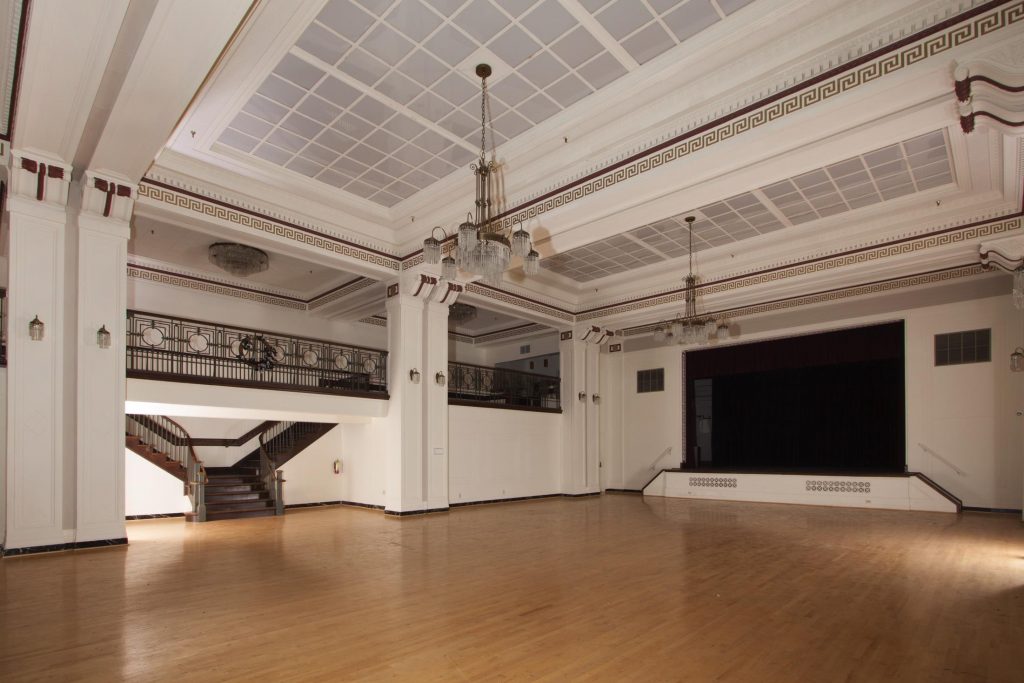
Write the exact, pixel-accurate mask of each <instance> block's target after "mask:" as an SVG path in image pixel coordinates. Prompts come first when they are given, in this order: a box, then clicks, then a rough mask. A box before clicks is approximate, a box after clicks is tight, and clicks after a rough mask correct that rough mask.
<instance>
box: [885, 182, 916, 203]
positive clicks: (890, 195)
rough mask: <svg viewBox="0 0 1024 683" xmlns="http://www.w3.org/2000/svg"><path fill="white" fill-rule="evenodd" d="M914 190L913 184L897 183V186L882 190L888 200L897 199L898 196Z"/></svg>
mask: <svg viewBox="0 0 1024 683" xmlns="http://www.w3.org/2000/svg"><path fill="white" fill-rule="evenodd" d="M913 192H914V186H913V185H910V184H907V185H897V186H896V187H892V188H889V189H887V190H882V197H883V198H885V199H886V200H889V199H896V198H897V197H903V196H906V195H908V194H911V193H913Z"/></svg>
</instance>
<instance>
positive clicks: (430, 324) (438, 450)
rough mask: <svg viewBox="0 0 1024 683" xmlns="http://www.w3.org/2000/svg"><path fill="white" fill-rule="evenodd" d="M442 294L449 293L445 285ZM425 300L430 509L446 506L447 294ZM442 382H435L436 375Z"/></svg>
mask: <svg viewBox="0 0 1024 683" xmlns="http://www.w3.org/2000/svg"><path fill="white" fill-rule="evenodd" d="M438 290H439V291H442V290H443V293H442V294H441V296H442V297H443V296H444V295H445V294H448V293H449V292H448V290H447V288H441V287H439V288H438ZM431 299H432V300H429V301H427V302H426V305H425V307H424V308H425V315H424V320H423V323H424V324H423V330H424V340H425V346H426V349H425V350H426V353H425V363H424V370H425V371H424V374H423V382H424V384H425V385H426V386H425V387H424V398H425V402H424V406H423V407H424V410H423V419H424V421H425V424H426V442H425V443H424V472H425V474H426V477H425V480H424V499H425V500H426V507H427V509H429V510H446V509H448V306H449V305H450V303H451V301H452V300H453V299H452V297H451V296H448V298H447V299H445V300H444V303H441V301H440V300H437V299H438V295H437V294H436V293H435V295H434V296H432V297H431ZM439 373H440V376H441V377H442V381H443V384H439V383H438V374H439Z"/></svg>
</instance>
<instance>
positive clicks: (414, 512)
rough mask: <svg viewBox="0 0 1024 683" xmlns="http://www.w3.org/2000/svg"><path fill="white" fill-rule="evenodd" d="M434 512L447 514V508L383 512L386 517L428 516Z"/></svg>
mask: <svg viewBox="0 0 1024 683" xmlns="http://www.w3.org/2000/svg"><path fill="white" fill-rule="evenodd" d="M434 512H448V508H431V509H430V510H401V511H398V510H384V514H385V515H387V516H388V517H412V516H414V515H429V514H432V513H434Z"/></svg>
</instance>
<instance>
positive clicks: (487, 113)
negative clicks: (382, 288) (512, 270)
mask: <svg viewBox="0 0 1024 683" xmlns="http://www.w3.org/2000/svg"><path fill="white" fill-rule="evenodd" d="M476 75H477V76H479V77H480V158H479V159H477V161H476V163H475V164H473V166H472V167H471V168H472V169H473V175H474V176H476V211H475V220H473V218H474V216H473V214H472V213H469V214H467V216H466V221H465V222H463V223H462V224H461V225H459V230H458V234H457V237H456V244H457V247H456V248H455V249H454V252H455V257H454V258H453V257H452V255H451V254H450V253H449V254H448V255H447V256H445V257H444V258H442V257H441V252H442V244H443V242H444V241H445V240H447V239H448V233H447V232H445V230H444V228H441V227H440V226H438V227H435V228H434V229H433V230H432V231H431V233H430V237H428V238H427V239H425V240H423V259H424V261H426V262H427V263H430V264H437V263H440V264H441V275H442V277H444V278H446V279H449V280H451V279H454V278H455V276H456V274H457V273H458V271H459V270H460V269H461V270H464V271H466V272H469V273H473V274H476V275H480V276H482V277H483V279H484V281H485V282H487V283H488V284H491V285H497V284H499V283H500V282H501V276H502V273H504V272H505V271H506V270H508V267H509V265H510V264H511V262H512V257H513V256H518V257H520V258H522V260H523V272H525V273H526V274H527V275H536V274H537V273H538V272H540V254H539V253H537V251H536V250H535V249H534V248H533V240H532V239H531V238H530V233H528V232H527V231H526V230H524V229H523V227H522V225H520V226H519V229H518V230H516V231H515V232H512V231H511V227H509V228H507V229H505V228H502V227H501V222H500V221H496V220H495V219H494V215H493V212H494V208H495V206H494V205H495V200H494V198H493V197H494V189H495V180H496V179H495V174H496V172H497V170H498V166H497V163H496V161H495V159H494V126H493V123H492V121H491V108H490V102H489V100H488V98H487V77H488V76H490V75H491V67H490V65H488V64H477V67H476ZM488 128H489V129H490V130H491V158H490V160H488V159H487V130H488ZM438 233H440V237H441V239H438V238H437V237H436V235H438ZM509 233H511V234H509Z"/></svg>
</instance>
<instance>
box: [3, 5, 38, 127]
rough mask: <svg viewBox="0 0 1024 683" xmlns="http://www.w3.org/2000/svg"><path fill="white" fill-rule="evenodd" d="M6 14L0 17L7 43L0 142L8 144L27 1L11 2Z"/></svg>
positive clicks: (22, 50)
mask: <svg viewBox="0 0 1024 683" xmlns="http://www.w3.org/2000/svg"><path fill="white" fill-rule="evenodd" d="M8 8H9V12H8V13H7V16H5V17H3V20H2V21H3V25H4V26H5V28H6V29H7V30H6V35H5V36H4V39H5V41H6V42H7V46H8V51H7V54H5V55H2V57H0V65H2V66H3V68H4V71H3V73H2V74H0V80H2V82H3V102H2V103H0V105H2V109H0V116H2V117H3V118H2V120H0V140H4V141H6V142H10V141H11V139H12V138H13V137H14V123H15V113H16V112H17V110H18V89H19V85H20V83H21V69H22V65H23V64H24V61H25V34H26V30H27V28H28V17H29V12H30V10H31V0H13V1H12V2H10V3H8Z"/></svg>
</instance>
